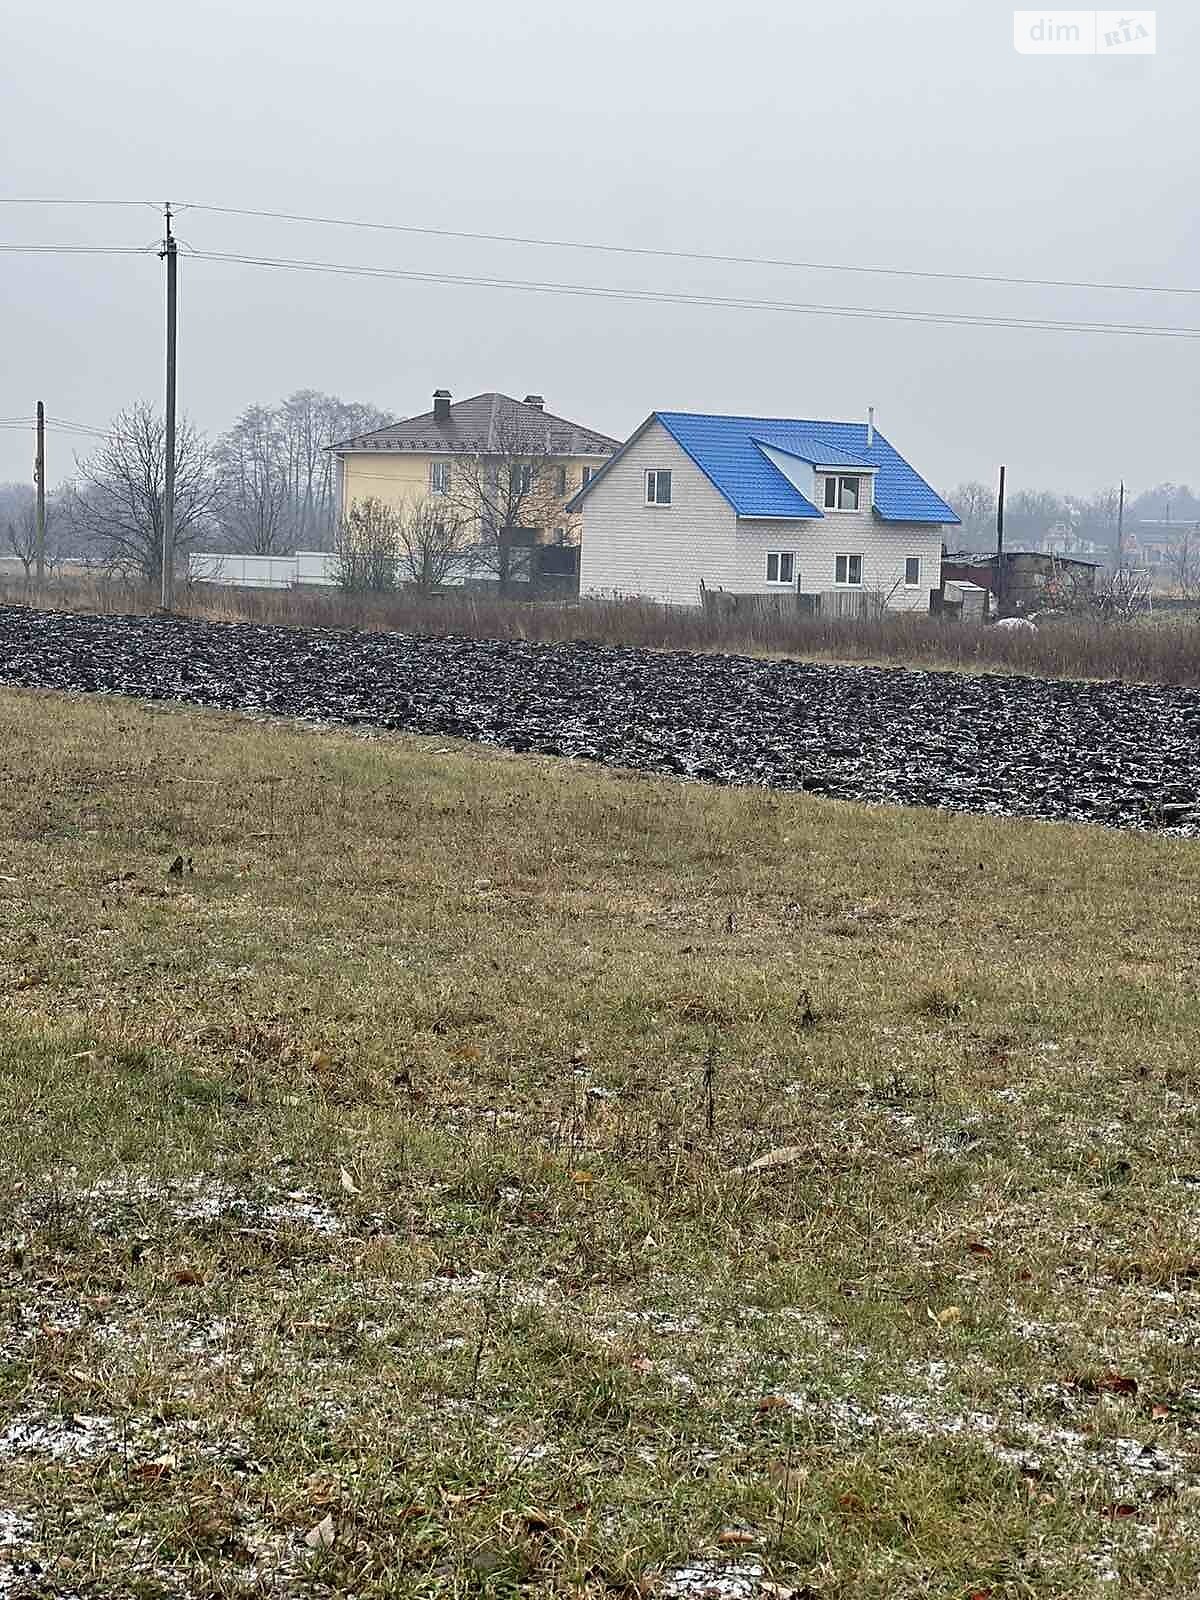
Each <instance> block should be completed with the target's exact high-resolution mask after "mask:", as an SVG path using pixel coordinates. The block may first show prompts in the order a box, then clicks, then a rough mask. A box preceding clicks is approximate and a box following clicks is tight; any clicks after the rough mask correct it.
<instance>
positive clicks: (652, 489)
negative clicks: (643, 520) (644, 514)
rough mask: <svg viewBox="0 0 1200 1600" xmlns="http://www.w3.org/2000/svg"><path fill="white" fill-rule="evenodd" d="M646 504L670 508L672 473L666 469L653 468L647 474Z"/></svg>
mask: <svg viewBox="0 0 1200 1600" xmlns="http://www.w3.org/2000/svg"><path fill="white" fill-rule="evenodd" d="M646 504H647V505H648V506H669V505H670V504H671V473H670V470H669V469H667V468H664V467H658V468H657V469H656V468H651V470H650V471H649V472H647V474H646Z"/></svg>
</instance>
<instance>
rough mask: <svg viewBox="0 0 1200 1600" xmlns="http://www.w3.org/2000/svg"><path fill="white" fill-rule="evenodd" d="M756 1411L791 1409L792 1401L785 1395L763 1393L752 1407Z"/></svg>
mask: <svg viewBox="0 0 1200 1600" xmlns="http://www.w3.org/2000/svg"><path fill="white" fill-rule="evenodd" d="M754 1409H755V1410H756V1411H791V1410H792V1409H793V1408H792V1402H791V1401H790V1400H789V1399H788V1398H787V1396H786V1395H782V1394H765V1395H763V1397H762V1399H761V1400H760V1401H759V1402H758V1404H757V1405H756V1406H755V1408H754Z"/></svg>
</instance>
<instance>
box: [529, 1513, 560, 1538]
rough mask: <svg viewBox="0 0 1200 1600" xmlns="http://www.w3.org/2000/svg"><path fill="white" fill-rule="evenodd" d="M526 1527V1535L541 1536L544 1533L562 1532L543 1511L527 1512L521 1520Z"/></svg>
mask: <svg viewBox="0 0 1200 1600" xmlns="http://www.w3.org/2000/svg"><path fill="white" fill-rule="evenodd" d="M521 1521H522V1522H523V1523H524V1525H525V1531H526V1533H529V1534H533V1535H535V1536H540V1535H541V1534H544V1533H558V1532H559V1531H560V1530H559V1528H558V1526H557V1524H556V1523H555V1522H553V1521H552V1519H551V1518H550V1517H548V1516H546V1514H545V1512H543V1511H527V1512H526V1513H525V1515H524V1516H523V1517H522V1518H521Z"/></svg>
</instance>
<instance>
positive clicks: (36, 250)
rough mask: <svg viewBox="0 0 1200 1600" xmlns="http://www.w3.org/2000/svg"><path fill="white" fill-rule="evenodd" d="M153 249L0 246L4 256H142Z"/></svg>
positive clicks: (93, 245)
mask: <svg viewBox="0 0 1200 1600" xmlns="http://www.w3.org/2000/svg"><path fill="white" fill-rule="evenodd" d="M153 249H154V246H153V245H132V244H0V251H2V252H3V253H4V254H5V255H26V256H144V255H149V254H150V252H151V251H152V250H153Z"/></svg>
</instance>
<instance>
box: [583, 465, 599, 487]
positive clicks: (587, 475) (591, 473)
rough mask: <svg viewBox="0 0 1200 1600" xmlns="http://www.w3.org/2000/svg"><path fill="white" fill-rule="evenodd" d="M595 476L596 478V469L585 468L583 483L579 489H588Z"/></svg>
mask: <svg viewBox="0 0 1200 1600" xmlns="http://www.w3.org/2000/svg"><path fill="white" fill-rule="evenodd" d="M595 476H596V469H595V467H584V469H583V481H582V482H581V483H580V485H579V487H580V488H581V489H586V488H587V486H588V484H589V483H591V481H592V479H593V478H594V477H595Z"/></svg>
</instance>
